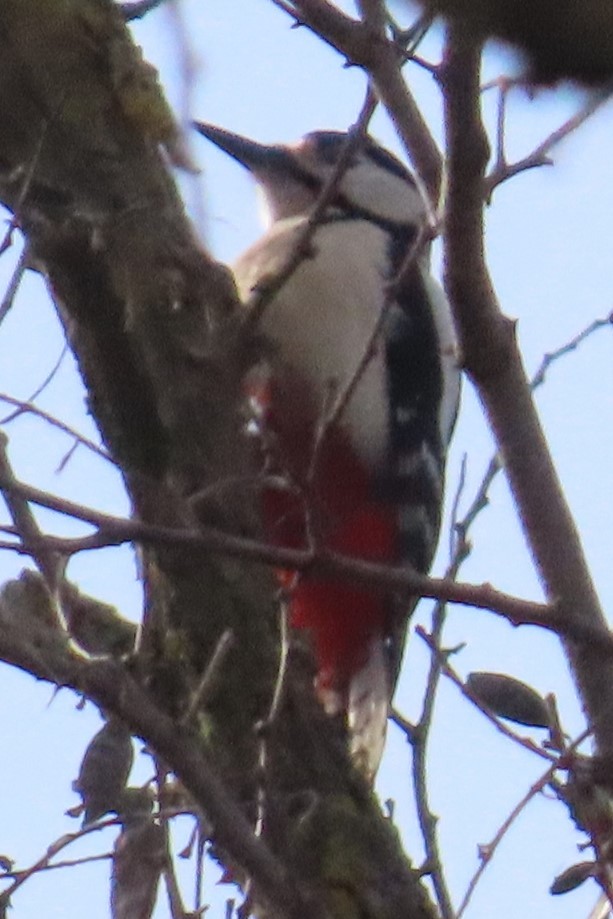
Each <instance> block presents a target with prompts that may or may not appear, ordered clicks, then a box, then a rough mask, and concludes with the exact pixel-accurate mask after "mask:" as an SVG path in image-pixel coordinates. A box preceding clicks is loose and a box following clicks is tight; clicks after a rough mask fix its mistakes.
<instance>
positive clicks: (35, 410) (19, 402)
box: [0, 393, 115, 464]
mask: <svg viewBox="0 0 613 919" xmlns="http://www.w3.org/2000/svg"><path fill="white" fill-rule="evenodd" d="M0 401H2V402H6V403H7V404H8V405H14V406H15V408H17V409H18V411H16V412H12V413H11V414H10V415H8V416H7V417H6V418H2V419H0V424H2V425H7V424H8V423H9V422H11V421H13V420H14V419H15V418H18V417H19V416H20V415H24V414H30V415H34V416H36V417H37V418H41V419H42V420H43V421H46V422H47V423H48V424H50V425H52V427H54V428H58V430H60V431H63V433H64V434H67V435H68V436H69V437H72V438H74V440H75V442H76V443H78V444H81V445H82V446H84V447H86V448H87V449H88V450H91V452H92V453H95V454H96V456H99V457H101V458H102V459H105V460H107V461H108V462H109V463H113V464H115V461H114V460H113V458H112V457H111V456H110V455H109V454H108V453H107V452H106V450H104V448H103V447H100V446H98V444H96V443H95V442H94V441H93V440H90V439H89V438H88V437H85V435H84V434H80V433H79V431H77V430H75V428H72V427H71V426H70V425H69V424H66V422H65V421H61V420H60V419H59V418H56V417H55V415H51V414H49V412H46V411H45V410H44V409H42V408H39V406H38V405H34V403H33V402H31V401H30V400H23V399H16V398H15V397H14V396H9V395H8V394H7V393H0Z"/></svg>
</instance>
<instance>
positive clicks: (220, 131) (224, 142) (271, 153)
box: [193, 121, 280, 172]
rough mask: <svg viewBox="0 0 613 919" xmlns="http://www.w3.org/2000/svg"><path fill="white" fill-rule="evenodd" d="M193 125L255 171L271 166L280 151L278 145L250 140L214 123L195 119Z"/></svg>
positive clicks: (242, 163)
mask: <svg viewBox="0 0 613 919" xmlns="http://www.w3.org/2000/svg"><path fill="white" fill-rule="evenodd" d="M193 125H194V127H195V128H196V130H197V131H199V132H200V134H202V135H204V137H206V138H207V139H208V140H210V141H212V142H213V143H214V144H215V145H216V146H217V147H219V148H220V150H224V151H225V152H226V153H228V154H229V155H230V156H232V157H234V159H235V160H238V162H239V163H241V165H243V166H245V167H246V168H247V169H249V170H251V171H253V172H258V171H259V170H262V169H266V168H267V167H270V166H271V165H272V164H273V162H274V161H275V160H276V159H277V156H278V154H279V152H280V151H279V149H278V148H277V147H274V146H269V145H266V144H260V143H258V142H257V141H255V140H249V138H248V137H241V135H240V134H233V133H232V131H226V130H225V129H224V128H218V127H216V125H214V124H205V123H204V122H202V121H194V122H193Z"/></svg>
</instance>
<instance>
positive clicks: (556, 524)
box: [442, 24, 613, 752]
mask: <svg viewBox="0 0 613 919" xmlns="http://www.w3.org/2000/svg"><path fill="white" fill-rule="evenodd" d="M479 61H480V49H479V47H478V45H477V44H476V43H475V41H474V38H473V36H471V35H470V34H469V33H468V32H467V31H466V30H465V29H464V28H463V27H461V26H460V25H458V24H455V25H453V26H451V27H450V29H449V32H448V38H447V46H446V52H445V60H444V65H443V71H442V80H443V86H444V95H445V120H446V131H447V139H448V144H449V184H448V191H447V209H446V249H445V278H446V286H447V290H448V293H449V296H450V299H451V301H452V304H453V307H454V313H455V317H456V322H457V326H458V329H459V331H460V335H461V343H462V347H463V352H464V359H465V364H466V369H467V372H468V373H469V375H470V376H471V378H472V380H473V381H474V383H475V384H476V386H477V389H478V393H479V397H480V399H481V401H482V403H483V405H484V408H485V410H486V413H487V416H488V418H489V421H490V425H491V427H492V429H493V431H494V435H495V437H496V440H497V442H498V446H499V449H500V452H501V455H502V457H503V462H504V466H505V469H506V473H507V476H508V479H509V484H510V486H511V490H512V493H513V496H514V499H515V502H516V506H517V508H518V512H519V515H520V519H521V523H522V526H523V529H524V532H525V535H526V539H527V541H528V544H529V546H530V548H531V551H532V555H533V558H534V561H535V563H536V566H537V569H538V572H539V575H540V578H541V581H542V583H543V585H544V589H545V592H546V595H547V597H548V599H549V601H550V603H553V604H555V608H556V614H555V615H556V616H557V615H562V616H563V617H564V618H568V620H569V621H570V620H572V621H573V622H576V623H581V624H582V626H585V625H586V624H589V627H590V628H591V629H593V630H594V633H595V634H598V633H600V634H602V635H603V636H605V635H608V628H607V624H606V620H605V618H604V615H603V613H602V610H601V608H600V605H599V603H598V599H597V597H596V594H595V591H594V587H593V584H592V581H591V578H590V575H589V572H588V570H587V566H586V563H585V559H584V557H583V553H582V550H581V545H580V541H579V537H578V534H577V531H576V528H575V525H574V522H573V519H572V517H571V514H570V511H569V509H568V506H567V504H566V501H565V498H564V494H563V492H562V488H561V486H560V483H559V481H558V478H557V476H556V473H555V470H554V467H553V464H552V461H551V458H550V456H549V452H548V449H547V444H546V442H545V438H544V435H543V432H542V429H541V426H540V423H539V421H538V417H537V414H536V411H535V408H534V404H533V401H532V397H531V394H530V388H529V385H528V381H527V379H526V376H525V373H524V370H523V367H522V364H521V358H520V356H519V352H518V349H517V344H516V341H515V335H514V328H513V324H512V323H511V322H510V321H509V320H507V319H505V318H504V317H503V316H502V314H501V312H500V309H499V307H498V304H497V302H496V298H495V294H494V291H493V289H492V285H491V281H490V278H489V275H488V273H487V270H486V267H485V262H484V242H483V215H482V188H483V175H484V170H485V166H486V162H487V157H488V147H487V141H486V139H485V134H484V131H483V126H482V123H481V118H480V112H479V85H478V70H479ZM565 646H566V649H567V652H568V655H569V659H570V661H571V665H572V668H573V672H574V675H575V678H576V680H577V683H578V685H579V688H580V692H581V695H582V698H583V701H584V704H585V706H586V708H587V710H588V713H589V716H590V721H591V724H592V725H593V727H594V732H595V736H596V738H597V742H598V745H599V747H600V749H601V750H603V751H609V752H610V751H611V750H612V749H613V666H612V663H613V662H611V661H609V660H608V659H605V657H604V656H603V654H602V651H601V646H600V645H598V646H596V645H592V646H590V645H589V643H585V644H581V645H580V646H579V645H577V644H575V643H573V642H571V641H567V642H566V643H565Z"/></svg>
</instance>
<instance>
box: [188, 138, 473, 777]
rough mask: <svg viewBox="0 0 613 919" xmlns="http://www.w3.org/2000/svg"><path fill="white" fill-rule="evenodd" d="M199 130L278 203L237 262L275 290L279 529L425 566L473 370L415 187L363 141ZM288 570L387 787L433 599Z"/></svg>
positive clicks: (328, 700)
mask: <svg viewBox="0 0 613 919" xmlns="http://www.w3.org/2000/svg"><path fill="white" fill-rule="evenodd" d="M194 125H195V127H196V129H197V130H198V131H199V132H200V133H201V134H202V135H203V136H204V137H205V138H207V139H208V140H209V141H211V142H212V143H213V144H215V145H216V146H217V147H218V148H220V149H221V150H222V151H225V153H227V154H229V155H230V156H231V157H232V158H233V159H234V160H236V161H237V162H238V163H239V164H241V165H242V166H243V167H246V169H247V170H248V171H249V172H250V173H251V175H252V177H253V179H254V180H255V183H256V186H257V189H258V192H259V194H260V198H261V200H262V202H263V212H264V224H265V231H264V234H263V236H262V237H261V238H260V239H258V240H257V241H256V242H255V243H254V244H253V245H251V246H250V247H249V248H248V249H247V251H246V252H244V253H243V254H242V255H241V256H240V257H239V258H238V260H237V261H236V263H235V264H234V265H233V270H234V275H235V278H236V282H237V287H238V291H239V294H240V296H241V298H242V300H243V301H244V302H245V303H246V304H247V305H249V303H251V304H252V305H253V303H254V302H257V293H258V292H260V293H261V292H263V291H266V290H267V289H268V291H269V296H268V297H266V296H265V297H264V300H263V301H262V300H260V302H259V306H252V308H253V309H254V310H256V311H257V315H256V317H255V319H254V323H255V325H256V326H257V334H258V335H259V336H260V338H261V341H262V342H263V344H262V347H261V351H260V353H259V357H258V360H257V361H256V363H255V365H254V366H252V367H250V368H249V371H248V372H247V373H246V375H245V380H244V394H245V400H246V404H248V406H249V412H248V417H249V421H248V428H249V430H250V432H251V434H252V436H254V437H255V438H256V439H257V441H258V445H259V453H258V455H259V462H260V464H261V466H260V468H261V471H262V476H263V478H262V486H261V508H262V519H263V527H264V534H265V536H266V537H267V539H268V540H269V541H270V542H272V543H273V544H274V545H276V546H279V547H284V548H291V549H306V548H310V549H314V550H315V551H317V550H319V551H324V550H325V551H326V552H328V553H335V554H336V555H342V556H349V557H351V558H354V559H358V560H362V561H367V562H375V563H380V564H392V565H397V566H402V565H409V566H410V567H411V568H412V569H414V570H416V571H418V572H421V573H426V572H427V571H428V570H429V568H430V565H431V563H432V560H433V556H434V553H435V549H436V545H437V541H438V535H439V529H440V524H441V512H442V506H443V496H444V479H445V459H446V454H447V449H448V446H449V442H450V438H451V434H452V431H453V428H454V425H455V420H456V416H457V412H458V404H459V396H460V362H459V357H458V345H457V340H456V336H455V332H454V326H453V320H452V314H451V309H450V306H449V302H448V300H447V298H446V297H445V295H444V293H443V290H442V288H441V287H440V286H439V285H438V283H437V282H436V281H435V280H434V279H433V277H432V276H431V274H430V271H429V252H428V247H429V242H428V240H427V234H426V233H425V230H426V228H427V225H428V218H427V209H426V205H425V201H424V197H423V195H422V193H421V191H420V187H419V184H418V182H417V181H416V179H415V178H414V176H413V174H412V173H411V172H410V170H409V169H408V168H407V167H406V166H405V165H404V164H403V163H402V162H401V161H400V160H399V159H398V158H397V157H396V156H395V155H394V154H392V153H391V152H389V151H388V150H386V149H385V148H384V147H382V146H381V145H380V144H379V143H378V142H377V141H375V140H374V139H373V138H372V137H370V136H369V135H367V134H365V133H364V134H363V136H361V137H359V138H358V140H357V141H356V137H355V135H354V134H350V133H349V132H343V131H335V130H318V131H312V132H310V133H308V134H306V135H305V136H304V137H303V138H302V139H300V140H299V141H297V142H294V143H291V144H280V143H278V144H265V143H261V142H258V141H254V140H251V139H249V138H247V137H243V136H241V135H239V134H235V133H233V132H231V131H228V130H226V129H224V128H220V127H217V126H215V125H212V124H207V123H203V122H194ZM322 194H324V195H325V197H324V198H322ZM318 204H319V207H318ZM317 207H318V210H317V212H316V218H312V215H313V213H314V209H315V208H317ZM307 227H308V229H307ZM305 240H306V244H305ZM408 253H410V254H408ZM288 265H291V270H289V271H288V270H287V266H288ZM278 277H281V282H280V283H278V284H277V285H276V286H275V279H277V278H278ZM271 285H272V286H271ZM271 290H272V293H270V291H271ZM254 295H255V297H256V299H255V301H254ZM277 578H278V581H279V584H280V585H281V586H282V587H283V588H284V589H285V591H286V596H287V603H288V609H289V622H290V624H291V626H292V627H294V628H296V629H302V630H305V634H307V633H308V634H309V635H310V638H311V641H312V644H313V648H314V655H315V660H316V668H317V675H316V677H315V680H314V685H315V690H316V693H317V696H318V698H319V700H320V701H321V703H322V705H323V707H324V709H325V710H326V712H327V713H328V714H330V715H332V716H334V715H339V716H341V717H343V718H344V721H345V725H346V730H347V736H348V743H349V749H350V753H351V756H352V759H353V761H354V763H355V764H356V766H357V767H358V768H359V769H360V770H361V771H362V773H363V774H365V775H367V776H368V777H369V778H370V779H372V778H373V777H374V775H375V773H376V770H377V768H378V765H379V761H380V759H381V755H382V751H383V748H384V743H385V734H386V725H387V719H388V713H389V706H390V703H391V698H392V695H393V691H394V688H395V683H396V680H397V676H398V671H399V665H400V660H401V656H402V646H403V644H404V636H405V632H406V626H407V622H408V619H409V616H410V614H411V612H412V611H413V609H414V607H415V605H416V603H417V600H418V599H419V598H418V597H410V596H407V595H406V591H405V592H404V593H403V592H402V591H398V590H394V589H382V587H381V585H371V584H368V583H366V582H365V581H364V580H359V581H357V580H355V581H351V580H350V579H348V578H340V577H338V576H337V577H333V576H332V575H329V574H317V572H314V573H312V574H311V573H309V572H308V571H305V572H303V573H299V572H296V571H291V570H286V569H282V568H280V569H279V570H278V571H277Z"/></svg>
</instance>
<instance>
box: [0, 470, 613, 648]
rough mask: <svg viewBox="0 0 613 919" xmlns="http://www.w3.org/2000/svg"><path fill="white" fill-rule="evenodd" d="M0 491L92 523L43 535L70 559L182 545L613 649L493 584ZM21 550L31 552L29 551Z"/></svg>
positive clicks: (40, 494)
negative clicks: (90, 552) (82, 529)
mask: <svg viewBox="0 0 613 919" xmlns="http://www.w3.org/2000/svg"><path fill="white" fill-rule="evenodd" d="M0 488H1V489H4V490H5V491H6V492H9V493H14V494H18V495H20V496H21V497H22V498H24V499H25V500H26V501H31V502H32V503H35V504H39V505H41V506H42V507H48V508H49V509H50V510H55V511H57V512H59V513H62V514H66V515H68V516H71V517H74V518H75V519H77V520H82V521H84V522H86V523H90V524H92V526H95V527H97V528H98V529H99V531H100V533H98V534H95V535H94V536H90V537H83V538H77V539H65V538H61V537H55V536H40V537H39V539H38V540H37V541H40V542H41V543H42V544H43V545H44V546H45V547H46V549H47V550H50V551H55V552H58V553H60V552H61V553H62V554H66V555H69V554H71V553H74V552H79V551H85V550H87V549H92V548H100V547H102V546H103V545H107V546H110V545H120V544H121V543H123V542H140V543H142V544H149V545H156V544H159V545H174V546H184V547H186V548H189V549H192V550H194V551H202V550H204V549H206V550H209V551H214V552H220V553H223V554H227V555H230V556H237V557H241V558H249V559H252V560H254V561H260V562H264V563H266V564H270V565H274V566H275V567H281V568H289V569H296V570H304V569H307V568H308V569H309V570H310V571H311V572H313V573H315V572H317V573H318V574H320V575H324V576H329V577H336V578H339V579H344V578H351V579H353V580H355V581H359V582H360V583H365V584H369V585H371V586H373V587H379V588H380V589H381V590H384V589H388V590H389V588H390V587H392V588H404V589H406V590H408V591H409V592H410V593H411V594H414V595H417V596H423V597H433V598H436V599H442V600H446V601H448V602H454V603H461V604H463V605H467V606H473V607H475V608H477V609H484V610H491V611H492V612H494V613H496V614H498V615H501V616H504V617H505V618H507V619H509V620H510V621H511V622H513V623H514V624H517V625H520V624H521V625H540V626H543V627H545V628H548V629H552V630H554V631H556V632H558V633H560V634H564V635H570V636H572V637H573V638H575V639H576V640H577V641H583V640H584V641H591V642H596V643H597V644H598V645H599V646H600V647H601V648H602V649H610V648H612V647H613V637H612V636H610V635H609V633H608V632H606V633H601V632H600V631H598V630H597V629H594V628H589V627H588V626H584V625H583V624H581V623H580V622H576V621H574V620H572V621H570V620H567V619H566V618H564V617H562V616H561V615H559V614H558V613H557V612H556V610H555V607H554V606H547V605H545V604H543V603H536V602H533V601H529V600H523V599H520V598H518V597H513V596H511V595H509V594H505V593H503V592H502V591H498V590H496V589H495V588H493V587H492V586H491V585H489V584H480V585H477V584H458V583H456V582H454V581H448V580H445V579H441V578H429V577H427V576H426V575H422V574H419V573H418V572H416V571H411V570H409V568H408V567H407V565H406V564H405V565H403V566H402V567H390V566H388V565H382V564H376V563H373V562H367V561H363V560H357V559H350V558H347V557H345V556H342V555H337V554H336V553H333V552H328V551H325V550H321V551H320V552H318V553H313V552H310V551H308V550H306V551H305V550H300V549H282V548H279V547H276V546H268V545H266V544H263V543H259V542H257V541H256V540H253V539H247V538H245V537H240V536H233V535H231V534H229V533H225V532H223V531H221V530H216V529H215V528H213V527H204V526H203V527H202V528H201V529H200V530H189V529H175V528H173V527H166V526H156V525H151V524H146V523H143V522H141V521H139V520H127V519H124V518H121V517H113V516H112V515H110V514H105V513H102V512H100V511H96V510H93V509H92V508H87V507H85V506H84V505H81V504H77V503H75V502H73V501H69V500H67V499H64V498H58V497H56V496H53V495H50V494H49V493H47V492H44V491H41V490H40V489H38V488H33V487H32V486H29V485H24V484H22V483H20V482H14V481H10V480H8V479H6V478H2V477H1V476H0ZM22 551H24V552H28V551H29V550H28V549H27V548H25V547H24V548H23V549H22Z"/></svg>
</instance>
